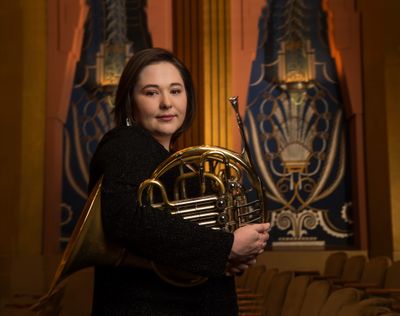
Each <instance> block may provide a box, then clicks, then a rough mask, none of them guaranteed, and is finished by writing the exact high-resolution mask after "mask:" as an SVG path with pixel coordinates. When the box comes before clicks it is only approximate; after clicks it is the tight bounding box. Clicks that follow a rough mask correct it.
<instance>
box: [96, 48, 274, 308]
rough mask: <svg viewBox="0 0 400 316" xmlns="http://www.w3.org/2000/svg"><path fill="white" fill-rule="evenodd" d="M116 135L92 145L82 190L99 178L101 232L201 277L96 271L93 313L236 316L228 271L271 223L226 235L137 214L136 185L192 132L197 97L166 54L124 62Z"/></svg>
mask: <svg viewBox="0 0 400 316" xmlns="http://www.w3.org/2000/svg"><path fill="white" fill-rule="evenodd" d="M115 103H116V105H115V122H116V128H114V129H113V130H111V131H110V132H108V133H107V134H106V135H105V136H104V137H103V139H102V141H101V142H100V144H99V145H98V147H97V150H96V153H95V154H94V156H93V159H92V162H91V170H90V185H89V186H90V188H93V186H94V184H95V183H96V182H97V181H98V179H99V178H100V177H101V176H102V175H104V177H103V180H102V195H101V197H102V217H103V223H104V224H103V225H104V232H105V234H106V236H107V238H108V239H110V240H113V241H115V242H117V243H119V244H120V245H122V246H124V247H125V248H126V249H128V250H131V251H132V252H133V253H135V254H137V255H140V256H142V257H144V258H147V259H150V260H152V261H153V262H156V263H158V264H163V265H166V266H168V267H173V268H176V269H178V270H183V271H188V272H191V273H194V274H197V275H202V276H206V277H208V280H207V281H206V282H205V283H203V284H201V285H198V286H195V287H190V288H182V287H176V286H173V285H170V284H168V283H166V282H164V281H162V280H161V279H160V278H159V277H158V276H157V275H156V274H155V273H154V272H153V271H152V270H149V269H139V268H134V267H96V269H95V287H94V298H93V309H92V313H93V315H236V314H237V306H236V295H235V286H234V278H233V276H231V275H233V274H234V273H238V272H242V271H244V270H245V269H246V268H247V267H248V266H249V265H251V264H253V263H254V262H255V258H256V256H257V255H258V254H260V253H261V252H262V251H263V249H264V248H265V244H266V240H267V239H268V233H267V230H268V228H269V224H255V225H248V226H245V227H242V228H239V229H238V230H236V231H235V232H234V233H233V234H232V233H228V232H223V231H215V230H212V229H209V228H206V227H202V226H200V225H197V224H194V223H192V222H190V221H186V220H183V219H182V218H181V217H179V216H173V215H171V214H169V213H168V212H165V211H161V210H158V209H154V208H152V207H149V206H148V207H138V206H137V200H136V192H137V189H138V186H139V185H140V183H141V182H142V181H143V180H145V179H147V178H149V177H150V175H151V173H152V172H153V170H154V169H155V168H156V167H157V166H158V165H159V164H160V163H161V162H162V161H164V160H165V159H166V158H167V157H168V156H169V155H170V152H169V150H170V148H171V145H172V144H173V142H174V141H175V140H176V138H177V137H178V136H179V135H180V134H181V133H182V132H183V131H184V130H185V129H186V128H188V127H189V125H190V124H191V121H192V119H193V115H194V110H195V98H194V92H193V86H192V81H191V78H190V74H189V72H188V70H187V69H186V68H185V66H184V65H183V64H182V63H181V62H180V61H179V60H177V59H176V58H175V57H174V56H173V55H172V54H171V53H170V52H168V51H166V50H164V49H159V48H151V49H146V50H143V51H140V52H138V53H137V54H136V55H135V56H134V57H133V58H132V59H131V60H130V61H129V62H128V64H127V66H126V67H125V70H124V72H123V74H122V76H121V79H120V83H119V86H118V89H117V95H116V102H115Z"/></svg>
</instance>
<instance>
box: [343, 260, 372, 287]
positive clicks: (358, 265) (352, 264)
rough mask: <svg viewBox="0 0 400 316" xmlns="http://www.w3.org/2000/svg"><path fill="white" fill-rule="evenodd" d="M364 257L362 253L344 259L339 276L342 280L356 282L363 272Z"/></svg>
mask: <svg viewBox="0 0 400 316" xmlns="http://www.w3.org/2000/svg"><path fill="white" fill-rule="evenodd" d="M365 261H366V258H365V256H363V255H358V256H353V257H350V258H348V259H347V260H346V262H345V264H344V267H343V273H342V276H341V277H340V280H341V281H344V282H358V281H359V280H360V278H361V275H362V273H363V269H364V265H365Z"/></svg>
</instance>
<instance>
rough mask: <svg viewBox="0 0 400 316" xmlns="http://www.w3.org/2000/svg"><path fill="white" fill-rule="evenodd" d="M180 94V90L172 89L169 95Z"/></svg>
mask: <svg viewBox="0 0 400 316" xmlns="http://www.w3.org/2000/svg"><path fill="white" fill-rule="evenodd" d="M181 92H182V90H181V89H173V90H171V94H180V93H181Z"/></svg>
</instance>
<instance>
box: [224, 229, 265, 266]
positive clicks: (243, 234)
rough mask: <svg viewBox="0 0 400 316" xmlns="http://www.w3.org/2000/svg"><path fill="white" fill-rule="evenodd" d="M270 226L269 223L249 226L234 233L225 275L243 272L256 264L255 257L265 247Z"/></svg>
mask: <svg viewBox="0 0 400 316" xmlns="http://www.w3.org/2000/svg"><path fill="white" fill-rule="evenodd" d="M270 226H271V225H270V224H269V223H262V224H250V225H246V226H243V227H240V228H238V229H237V230H235V231H234V233H233V234H234V240H233V245H232V249H231V253H230V255H229V262H228V265H227V270H226V272H227V274H232V273H240V272H243V271H244V270H246V269H247V268H248V267H249V266H250V265H252V264H254V263H255V262H256V257H257V256H258V255H259V254H261V253H262V252H264V249H265V246H266V245H267V240H268V238H269V234H268V230H269V228H270Z"/></svg>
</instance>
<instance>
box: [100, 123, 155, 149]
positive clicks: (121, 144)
mask: <svg viewBox="0 0 400 316" xmlns="http://www.w3.org/2000/svg"><path fill="white" fill-rule="evenodd" d="M129 148H130V149H138V150H139V149H140V150H141V151H146V150H162V149H163V147H162V146H161V144H159V143H158V142H157V141H156V140H155V139H154V138H153V137H152V136H151V134H150V133H149V132H148V131H146V130H145V129H143V128H141V127H139V126H137V125H133V126H118V127H115V128H113V129H111V130H110V131H108V132H107V133H106V134H104V136H103V138H102V139H101V141H100V143H99V145H98V147H97V150H100V149H102V150H104V149H106V150H111V151H112V150H118V149H121V150H122V152H125V151H126V150H128V149H129Z"/></svg>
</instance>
